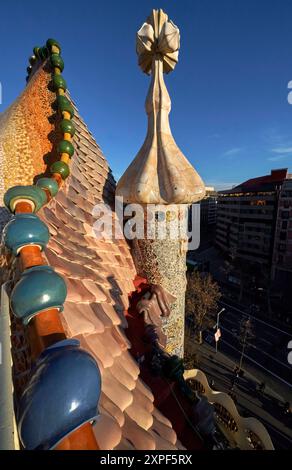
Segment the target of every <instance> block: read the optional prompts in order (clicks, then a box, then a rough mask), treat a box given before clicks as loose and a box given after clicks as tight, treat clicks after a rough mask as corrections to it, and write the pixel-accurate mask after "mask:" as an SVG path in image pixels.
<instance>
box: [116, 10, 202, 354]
mask: <svg viewBox="0 0 292 470" xmlns="http://www.w3.org/2000/svg"><path fill="white" fill-rule="evenodd" d="M179 47H180V33H179V29H178V28H177V26H176V25H174V23H173V22H172V21H170V20H169V19H168V16H167V15H166V14H165V13H164V12H163V11H162V10H153V11H152V13H151V15H150V16H149V18H148V19H147V21H146V23H144V24H143V25H142V27H141V29H140V30H139V31H138V33H137V54H138V58H139V65H140V67H141V69H142V70H143V72H145V73H147V74H151V75H152V79H151V84H150V88H149V91H148V95H147V98H146V113H147V115H148V130H147V135H146V138H145V141H144V144H143V145H142V147H141V149H140V151H139V152H138V154H137V156H136V157H135V159H134V160H133V162H132V163H131V164H130V166H129V167H128V169H127V170H126V171H125V173H124V174H123V176H122V177H121V179H120V181H119V183H118V185H117V191H116V194H117V195H118V196H119V197H122V198H123V202H124V203H126V204H133V203H136V204H139V205H141V207H142V209H143V211H142V215H141V212H140V217H143V225H144V235H145V236H144V237H140V238H139V237H137V238H135V239H134V240H133V256H134V259H135V263H136V266H137V270H138V273H139V274H140V275H143V276H145V277H146V278H147V279H148V281H149V282H152V283H156V284H161V285H162V286H163V287H165V288H166V289H167V290H168V291H169V292H170V293H171V294H173V295H174V296H175V297H176V301H175V302H174V303H173V305H172V309H171V315H170V317H169V318H168V319H167V320H165V323H164V332H165V333H166V335H167V337H168V340H167V346H166V350H167V351H168V352H169V353H171V354H178V355H179V356H182V355H183V342H184V309H185V288H186V276H185V271H186V241H187V238H186V229H187V213H188V207H189V205H190V204H191V203H194V202H197V201H199V200H201V199H202V198H203V197H204V194H205V187H204V183H203V181H202V179H201V178H200V176H199V175H198V173H197V172H196V170H195V169H194V168H193V166H192V165H191V164H190V162H189V161H188V160H187V158H186V157H185V156H184V155H183V153H182V151H181V150H180V149H179V148H178V146H177V144H176V142H175V140H174V138H173V136H172V133H171V130H170V125H169V118H168V115H169V112H170V109H171V100H170V97H169V94H168V91H167V88H166V86H165V82H164V78H163V73H169V72H171V71H172V70H173V69H174V67H175V65H176V63H177V61H178V52H179ZM149 205H151V208H150V211H149ZM153 205H155V208H153ZM162 225H163V229H162V228H161V226H162ZM174 232H175V233H174Z"/></svg>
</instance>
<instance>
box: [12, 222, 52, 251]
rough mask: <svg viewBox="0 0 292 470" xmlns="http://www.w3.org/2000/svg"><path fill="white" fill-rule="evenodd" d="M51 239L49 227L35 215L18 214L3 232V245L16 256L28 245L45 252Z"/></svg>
mask: <svg viewBox="0 0 292 470" xmlns="http://www.w3.org/2000/svg"><path fill="white" fill-rule="evenodd" d="M49 238H50V234H49V230H48V227H47V226H46V224H45V223H44V222H42V221H41V220H40V219H39V218H38V216H37V215H34V214H16V215H15V216H14V217H13V218H12V219H11V220H10V221H9V222H8V224H6V226H5V227H4V230H3V243H4V244H5V246H6V247H7V248H8V249H9V250H11V251H12V253H13V254H14V255H15V256H16V255H17V254H18V253H19V250H20V249H21V248H23V247H24V246H27V245H38V246H39V247H40V249H41V250H43V249H44V248H45V247H46V245H47V244H48V241H49Z"/></svg>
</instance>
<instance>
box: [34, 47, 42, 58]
mask: <svg viewBox="0 0 292 470" xmlns="http://www.w3.org/2000/svg"><path fill="white" fill-rule="evenodd" d="M39 50H40V47H38V46H35V47H34V48H33V53H34V55H35V56H36V58H37V59H39V58H40V56H39Z"/></svg>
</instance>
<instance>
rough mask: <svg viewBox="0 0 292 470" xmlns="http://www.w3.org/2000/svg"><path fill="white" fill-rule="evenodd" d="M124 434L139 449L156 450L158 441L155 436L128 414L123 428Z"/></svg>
mask: <svg viewBox="0 0 292 470" xmlns="http://www.w3.org/2000/svg"><path fill="white" fill-rule="evenodd" d="M122 431H123V436H124V437H125V438H126V439H128V440H129V441H130V442H131V443H132V444H133V445H134V447H135V448H136V449H137V450H155V449H156V443H155V439H154V438H153V436H152V435H151V434H150V433H149V432H147V431H145V430H144V429H143V428H141V427H140V426H139V425H138V424H137V423H136V422H135V421H133V420H132V419H131V418H129V417H128V416H126V418H125V424H124V426H123V428H122Z"/></svg>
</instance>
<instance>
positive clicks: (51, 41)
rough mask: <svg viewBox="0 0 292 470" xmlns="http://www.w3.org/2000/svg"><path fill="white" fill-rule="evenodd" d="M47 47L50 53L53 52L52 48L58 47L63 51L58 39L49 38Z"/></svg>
mask: <svg viewBox="0 0 292 470" xmlns="http://www.w3.org/2000/svg"><path fill="white" fill-rule="evenodd" d="M46 46H47V48H48V49H49V51H50V50H51V48H52V46H57V47H58V49H59V50H61V46H60V44H59V43H58V41H56V39H52V38H49V39H48V40H47V42H46Z"/></svg>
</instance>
